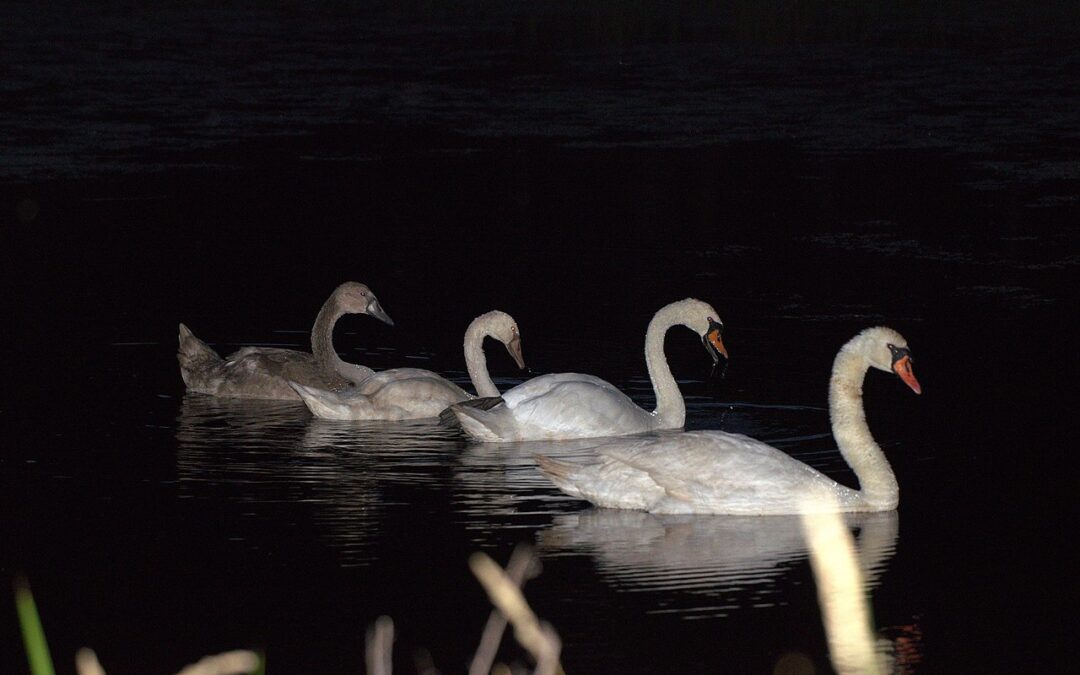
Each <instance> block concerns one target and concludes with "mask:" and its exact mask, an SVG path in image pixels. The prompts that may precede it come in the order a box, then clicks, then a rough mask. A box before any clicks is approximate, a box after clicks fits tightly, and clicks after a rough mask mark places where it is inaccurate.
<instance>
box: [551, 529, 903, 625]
mask: <svg viewBox="0 0 1080 675" xmlns="http://www.w3.org/2000/svg"><path fill="white" fill-rule="evenodd" d="M842 517H843V520H844V523H845V524H846V526H847V527H848V528H858V529H859V530H860V534H859V552H858V559H859V566H860V568H861V569H862V570H863V571H864V574H865V577H864V578H865V579H866V588H867V589H869V588H871V587H873V586H874V585H876V582H877V579H878V578H879V576H880V575H881V573H882V572H883V571H884V569H885V566H886V564H887V563H888V561H889V560H890V559H891V558H892V556H893V554H894V553H895V550H896V538H897V533H898V527H899V525H898V517H897V514H896V512H895V511H886V512H881V513H855V514H844V515H843V516H842ZM537 538H538V542H537V544H538V547H539V548H540V550H541V551H542V552H544V553H546V554H547V555H566V554H571V555H580V554H582V553H587V554H588V555H590V556H591V557H592V558H593V559H594V560H595V561H596V565H597V568H598V570H599V572H600V574H601V576H603V577H605V578H606V579H607V580H608V581H609V582H610V583H611V584H612V585H613V586H615V587H616V588H619V589H621V590H625V591H649V592H658V591H659V592H670V591H678V592H679V593H680V594H681V595H680V603H679V608H678V609H677V610H670V609H664V610H659V609H658V610H657V611H658V612H659V611H664V612H670V611H677V612H679V613H682V614H684V615H685V616H687V617H701V616H725V615H727V614H729V613H730V612H731V611H732V610H735V609H737V608H740V607H746V606H769V605H773V604H778V603H780V602H781V599H782V598H781V596H782V593H783V592H784V590H785V589H784V588H782V585H781V582H782V579H783V578H784V574H785V572H787V571H788V570H790V569H791V568H792V567H793V566H794V565H795V564H797V563H800V562H802V561H804V560H805V559H806V558H807V557H808V555H809V550H808V545H807V543H806V540H805V539H804V537H803V532H802V525H801V523H800V519H799V516H701V515H655V514H649V513H645V512H643V511H627V510H621V509H601V508H590V509H587V510H585V511H580V512H577V513H569V514H563V515H560V516H557V517H556V518H555V519H554V522H553V524H552V525H551V527H549V528H548V529H546V530H543V531H541V532H540V533H539V534H538V535H537ZM694 598H697V600H695V599H694Z"/></svg>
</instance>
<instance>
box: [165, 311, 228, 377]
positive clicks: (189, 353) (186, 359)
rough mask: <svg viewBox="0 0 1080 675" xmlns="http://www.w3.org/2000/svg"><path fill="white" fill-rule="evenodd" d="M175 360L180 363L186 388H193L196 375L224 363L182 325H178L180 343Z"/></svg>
mask: <svg viewBox="0 0 1080 675" xmlns="http://www.w3.org/2000/svg"><path fill="white" fill-rule="evenodd" d="M176 359H177V361H179V362H180V375H181V376H182V377H183V378H184V384H185V385H187V386H188V387H195V382H194V381H195V379H196V378H197V376H198V374H200V373H205V372H206V371H208V370H211V369H213V368H216V367H218V366H220V365H222V364H223V363H224V361H223V360H222V358H221V357H220V356H218V353H217V352H215V351H214V350H213V349H211V348H210V346H209V345H207V344H206V343H205V342H203V341H202V340H200V339H199V338H197V337H195V334H194V333H192V332H191V329H190V328H188V327H187V326H185V325H184V324H180V342H179V347H178V348H177V350H176Z"/></svg>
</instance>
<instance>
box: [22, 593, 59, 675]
mask: <svg viewBox="0 0 1080 675" xmlns="http://www.w3.org/2000/svg"><path fill="white" fill-rule="evenodd" d="M14 586H15V610H16V611H17V612H18V614H19V627H20V628H22V636H23V645H24V646H25V647H26V659H27V661H28V662H29V663H30V672H31V673H32V675H55V674H56V671H55V670H54V669H53V662H52V656H51V655H50V654H49V644H48V643H47V642H46V641H45V630H44V629H43V628H42V627H41V617H40V616H39V615H38V611H37V605H35V604H34V596H33V594H31V593H30V584H29V583H27V581H26V579H24V578H22V577H18V578H16V579H15V583H14Z"/></svg>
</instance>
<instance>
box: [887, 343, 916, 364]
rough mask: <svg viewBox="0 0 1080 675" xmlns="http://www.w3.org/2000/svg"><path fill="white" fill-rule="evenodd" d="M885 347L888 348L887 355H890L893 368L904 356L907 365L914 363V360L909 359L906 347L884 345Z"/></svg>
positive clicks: (908, 350)
mask: <svg viewBox="0 0 1080 675" xmlns="http://www.w3.org/2000/svg"><path fill="white" fill-rule="evenodd" d="M885 346H886V347H888V348H889V353H890V354H892V363H893V366H895V365H896V363H897V362H898V361H900V359H902V358H904V357H905V356H906V357H907V359H908V362H909V363H912V362H914V359H912V358H911V350H910V349H908V348H907V347H897V346H896V345H894V344H886V345H885Z"/></svg>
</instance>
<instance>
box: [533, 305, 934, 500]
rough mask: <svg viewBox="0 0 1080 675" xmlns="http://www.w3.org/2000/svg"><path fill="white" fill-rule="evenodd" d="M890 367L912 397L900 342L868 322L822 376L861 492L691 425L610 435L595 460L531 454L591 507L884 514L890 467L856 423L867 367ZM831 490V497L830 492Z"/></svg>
mask: <svg viewBox="0 0 1080 675" xmlns="http://www.w3.org/2000/svg"><path fill="white" fill-rule="evenodd" d="M871 367H873V368H877V369H878V370H884V371H892V372H895V373H896V374H897V375H899V376H900V379H901V380H902V381H903V382H904V383H905V384H907V385H908V386H909V387H910V388H911V390H912V391H914V392H915V393H916V394H920V393H922V387H921V386H920V385H919V381H918V380H916V379H915V374H914V372H913V371H912V362H911V352H910V350H909V349H908V346H907V341H906V340H904V338H903V337H902V336H901V335H900V334H899V333H897V332H896V331H895V330H893V329H891V328H885V327H876V328H868V329H866V330H864V331H862V332H861V333H859V334H858V335H856V336H855V337H854V338H852V339H851V340H850V341H848V342H847V343H846V344H845V345H844V346H843V347H841V348H840V351H839V353H837V355H836V360H835V361H834V362H833V369H832V377H831V379H830V381H829V416H830V418H831V419H832V430H833V436H834V437H835V438H836V442H837V445H838V446H839V449H840V454H841V455H843V457H844V459H845V460H847V463H848V464H849V465H850V466H851V468H852V469H854V471H855V475H856V476H857V477H858V479H859V485H860V486H861V488H862V489H861V490H853V489H851V488H848V487H845V486H843V485H840V484H839V483H837V482H835V481H833V480H832V479H831V478H828V477H826V476H825V475H823V474H822V473H820V472H819V471H817V470H816V469H813V468H811V467H810V466H807V465H806V464H803V463H802V462H800V461H798V460H796V459H794V458H793V457H791V456H790V455H787V454H786V453H784V452H782V451H780V450H777V449H776V448H773V447H771V446H769V445H766V444H765V443H762V442H760V441H757V440H754V439H753V438H750V437H748V436H744V435H742V434H730V433H725V432H722V431H694V432H686V433H680V434H661V435H657V436H655V437H641V438H634V439H613V440H612V441H610V442H608V443H605V444H601V445H599V446H597V447H594V448H593V449H592V450H593V454H594V455H595V458H590V460H589V461H588V462H586V463H571V462H567V461H563V460H555V459H552V458H550V457H545V456H543V455H537V456H536V460H537V463H538V464H539V466H540V469H541V471H543V472H544V473H545V474H546V475H547V476H548V478H550V479H551V480H552V481H553V482H554V483H555V484H556V485H557V486H558V487H559V489H561V490H562V491H563V492H566V493H567V494H569V495H572V496H574V497H581V498H584V499H587V500H589V501H590V502H592V503H594V504H596V505H598V506H606V507H612V508H620V509H640V510H643V511H650V512H652V513H715V514H731V515H779V514H794V513H801V512H804V511H806V507H805V504H807V503H810V502H812V503H814V504H827V503H828V502H825V501H823V500H822V498H823V497H824V498H832V499H835V502H832V503H831V504H830V505H829V506H826V507H822V508H823V509H828V510H835V511H842V512H853V511H888V510H891V509H894V508H896V505H897V504H898V503H899V499H900V489H899V486H898V485H897V483H896V476H895V475H894V474H893V471H892V467H890V466H889V462H888V460H886V459H885V455H884V453H883V452H882V451H881V448H880V447H878V445H877V443H875V442H874V437H873V436H871V434H870V428H869V427H868V426H867V424H866V414H865V411H864V410H863V405H862V383H863V379H864V378H865V376H866V371H867V370H868V369H869V368H871ZM830 495H831V497H830Z"/></svg>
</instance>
